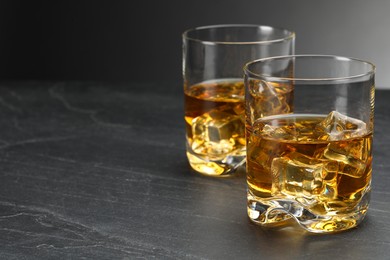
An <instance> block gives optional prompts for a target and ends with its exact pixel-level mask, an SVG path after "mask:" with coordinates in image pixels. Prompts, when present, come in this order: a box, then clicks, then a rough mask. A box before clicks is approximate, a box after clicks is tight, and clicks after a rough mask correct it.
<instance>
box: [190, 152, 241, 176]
mask: <svg viewBox="0 0 390 260" xmlns="http://www.w3.org/2000/svg"><path fill="white" fill-rule="evenodd" d="M187 158H188V162H189V163H190V165H191V167H192V168H193V169H194V170H195V171H197V172H199V173H201V174H203V175H207V176H214V177H229V176H233V175H235V172H236V169H237V168H238V167H240V166H241V165H243V164H244V163H245V150H242V151H236V152H235V153H232V154H230V155H228V156H226V157H224V158H223V159H218V160H212V159H210V158H204V157H201V156H198V155H196V154H195V153H193V152H192V151H190V150H187Z"/></svg>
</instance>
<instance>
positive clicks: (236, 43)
mask: <svg viewBox="0 0 390 260" xmlns="http://www.w3.org/2000/svg"><path fill="white" fill-rule="evenodd" d="M235 27H242V28H263V29H265V28H267V29H273V30H279V31H284V32H287V33H288V35H286V36H285V37H281V38H277V39H273V40H263V41H236V42H232V41H210V40H201V39H197V38H193V37H189V36H188V34H189V33H190V32H195V31H200V30H209V29H218V28H235ZM182 37H183V39H186V40H191V41H196V42H201V43H203V44H209V45H217V44H226V45H229V44H232V45H233V44H235V45H245V44H270V43H277V42H284V41H287V40H290V39H294V38H295V32H294V31H290V30H288V29H285V28H280V27H273V26H269V25H256V24H216V25H206V26H199V27H195V28H191V29H188V30H186V31H184V32H183V34H182Z"/></svg>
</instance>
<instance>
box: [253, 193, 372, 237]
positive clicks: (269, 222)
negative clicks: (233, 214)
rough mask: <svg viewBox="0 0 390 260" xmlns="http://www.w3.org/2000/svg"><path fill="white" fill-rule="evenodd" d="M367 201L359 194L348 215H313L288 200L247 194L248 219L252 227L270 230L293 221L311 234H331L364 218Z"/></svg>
mask: <svg viewBox="0 0 390 260" xmlns="http://www.w3.org/2000/svg"><path fill="white" fill-rule="evenodd" d="M369 201H370V191H369V190H367V192H366V193H365V194H364V195H363V197H362V198H361V200H360V201H359V203H358V204H357V205H356V207H354V208H353V210H349V211H348V212H325V213H323V214H319V213H318V212H317V213H316V212H315V210H311V209H306V208H305V207H304V205H303V204H301V203H300V202H298V201H296V200H294V199H289V198H283V197H280V198H277V197H270V198H259V197H257V196H255V195H253V194H252V193H251V192H250V191H248V204H247V207H248V216H249V218H250V219H251V220H252V221H253V222H255V223H256V224H260V225H262V226H267V227H272V226H281V225H284V224H286V223H289V220H291V219H293V220H295V221H296V222H297V223H298V224H299V225H300V226H301V227H303V228H304V229H306V230H307V231H309V232H313V233H333V232H339V231H343V230H347V229H350V228H353V227H355V226H357V225H358V224H359V223H360V222H361V221H362V220H363V219H364V217H365V215H366V213H367V209H368V204H369Z"/></svg>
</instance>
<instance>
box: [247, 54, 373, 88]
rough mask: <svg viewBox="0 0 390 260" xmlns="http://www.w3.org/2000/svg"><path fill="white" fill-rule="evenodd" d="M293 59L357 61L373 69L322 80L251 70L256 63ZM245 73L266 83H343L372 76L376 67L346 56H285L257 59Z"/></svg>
mask: <svg viewBox="0 0 390 260" xmlns="http://www.w3.org/2000/svg"><path fill="white" fill-rule="evenodd" d="M293 58H327V59H333V60H339V61H341V60H344V61H355V62H359V63H365V64H368V65H369V66H371V69H370V70H368V71H367V72H365V73H360V74H357V75H351V76H344V77H332V78H330V77H328V78H327V77H322V78H297V77H293V78H290V77H277V76H270V75H262V74H258V73H255V72H253V71H251V70H250V69H249V66H250V65H253V64H255V63H260V62H265V61H271V60H282V59H293ZM243 70H244V73H245V74H247V75H249V76H253V77H255V78H259V79H262V80H266V81H324V82H325V81H341V80H350V79H356V78H361V77H364V76H368V75H372V74H374V73H375V70H376V67H375V65H374V64H373V63H372V62H369V61H366V60H361V59H356V58H351V57H344V56H338V55H322V54H300V55H285V56H275V57H267V58H261V59H256V60H253V61H249V62H247V63H246V64H245V65H244V68H243Z"/></svg>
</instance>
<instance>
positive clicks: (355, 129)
mask: <svg viewBox="0 0 390 260" xmlns="http://www.w3.org/2000/svg"><path fill="white" fill-rule="evenodd" d="M316 131H318V132H319V135H320V136H319V139H322V140H330V141H335V140H342V139H346V138H351V137H357V136H362V135H364V134H365V133H366V132H367V127H366V123H364V122H363V121H361V120H358V119H355V118H352V117H348V116H346V115H343V114H341V113H339V112H337V111H332V112H330V113H329V114H328V116H327V117H326V118H325V119H324V120H322V121H321V122H320V123H319V124H318V125H317V127H316Z"/></svg>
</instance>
